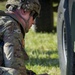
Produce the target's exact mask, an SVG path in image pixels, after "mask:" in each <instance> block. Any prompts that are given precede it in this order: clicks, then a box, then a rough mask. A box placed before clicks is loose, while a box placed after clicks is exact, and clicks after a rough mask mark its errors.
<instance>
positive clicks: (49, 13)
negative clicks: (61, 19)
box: [35, 0, 53, 32]
mask: <svg viewBox="0 0 75 75" xmlns="http://www.w3.org/2000/svg"><path fill="white" fill-rule="evenodd" d="M39 2H40V4H41V12H40V17H38V18H37V19H36V25H35V27H36V29H35V30H36V32H52V30H53V6H52V0H39Z"/></svg>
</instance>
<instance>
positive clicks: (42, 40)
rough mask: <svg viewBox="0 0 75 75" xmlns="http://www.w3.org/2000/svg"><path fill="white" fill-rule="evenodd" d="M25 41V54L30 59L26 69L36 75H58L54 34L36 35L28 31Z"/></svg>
mask: <svg viewBox="0 0 75 75" xmlns="http://www.w3.org/2000/svg"><path fill="white" fill-rule="evenodd" d="M25 39H26V40H25V44H26V45H25V48H26V52H27V53H28V55H29V58H30V59H29V61H27V62H26V67H27V68H28V69H31V70H33V71H34V72H36V73H37V74H40V73H48V74H49V75H60V69H59V62H58V52H57V36H56V33H54V34H53V33H36V32H34V31H32V30H30V31H29V33H27V34H26V38H25Z"/></svg>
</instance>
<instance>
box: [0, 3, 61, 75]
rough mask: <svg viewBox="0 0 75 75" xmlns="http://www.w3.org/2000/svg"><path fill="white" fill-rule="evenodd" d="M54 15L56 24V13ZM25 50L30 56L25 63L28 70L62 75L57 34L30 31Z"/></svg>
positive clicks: (0, 5) (50, 74) (2, 5)
mask: <svg viewBox="0 0 75 75" xmlns="http://www.w3.org/2000/svg"><path fill="white" fill-rule="evenodd" d="M4 4H5V2H2V3H1V2H0V10H4V9H5V7H4V6H5V5H4ZM54 15H55V18H54V20H55V21H54V23H55V24H56V23H57V17H56V13H54ZM25 49H26V52H27V54H28V55H29V60H28V61H26V62H25V64H26V67H27V68H28V69H30V70H33V71H34V72H36V73H37V74H40V73H48V74H49V75H60V69H59V60H58V50H57V33H36V32H34V31H33V30H32V29H30V31H29V33H27V34H26V37H25Z"/></svg>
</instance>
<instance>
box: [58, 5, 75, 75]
mask: <svg viewBox="0 0 75 75" xmlns="http://www.w3.org/2000/svg"><path fill="white" fill-rule="evenodd" d="M59 14H60V15H59ZM68 14H69V13H68V10H67V8H66V11H65V12H64V14H62V13H61V12H59V13H58V25H57V38H58V54H59V63H60V69H61V75H75V5H73V9H72V13H71V14H72V15H71V23H70V21H69V15H68ZM62 15H63V16H62Z"/></svg>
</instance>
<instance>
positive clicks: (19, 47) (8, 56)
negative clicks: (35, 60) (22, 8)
mask: <svg viewBox="0 0 75 75" xmlns="http://www.w3.org/2000/svg"><path fill="white" fill-rule="evenodd" d="M13 1H15V2H16V0H8V1H7V4H6V8H9V6H10V4H11V3H12V2H13ZM23 1H24V0H23ZM29 1H30V2H31V0H29ZM32 1H33V0H32ZM34 1H38V0H34ZM13 4H14V3H13ZM11 5H12V4H11ZM14 5H16V4H14ZM28 5H29V4H28ZM37 6H38V4H36V3H34V4H32V3H31V5H29V6H27V5H26V9H27V10H26V11H29V10H30V11H31V10H35V11H36V12H37V13H38V11H37V10H39V9H38V8H37ZM30 8H31V9H30ZM22 28H24V27H22V24H21V23H20V21H18V19H16V17H15V16H14V15H11V16H10V15H9V16H3V17H1V18H0V40H1V46H0V53H1V54H3V57H2V56H1V57H0V61H3V62H4V63H0V65H2V64H4V67H0V70H1V71H0V75H27V73H26V67H25V64H24V61H25V60H26V59H27V58H28V57H27V54H26V53H25V51H24V45H23V44H22V43H23V41H24V36H25V35H24V33H25V28H24V31H22ZM2 42H3V43H2ZM16 70H17V71H18V72H17V71H16ZM2 73H3V74H2ZM14 73H15V74H14Z"/></svg>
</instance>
